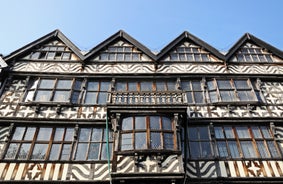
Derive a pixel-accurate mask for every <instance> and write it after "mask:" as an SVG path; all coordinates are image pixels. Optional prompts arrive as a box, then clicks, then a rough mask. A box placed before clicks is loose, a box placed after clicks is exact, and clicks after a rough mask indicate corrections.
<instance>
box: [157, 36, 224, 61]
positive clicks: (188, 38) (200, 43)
mask: <svg viewBox="0 0 283 184" xmlns="http://www.w3.org/2000/svg"><path fill="white" fill-rule="evenodd" d="M184 41H189V42H193V43H195V44H196V45H198V46H201V47H203V48H204V49H206V50H207V51H208V52H210V53H211V54H212V55H214V56H216V57H217V58H219V59H222V60H224V58H225V57H224V55H223V54H221V53H220V52H219V51H218V50H216V49H215V48H214V47H212V46H210V45H209V44H207V43H206V42H204V41H202V40H201V39H199V38H197V37H196V36H194V35H192V34H190V33H189V32H187V31H184V32H183V33H182V34H181V35H180V36H178V37H177V38H176V39H174V40H173V41H172V42H170V43H169V44H168V45H167V46H165V47H164V48H163V49H162V50H161V51H160V52H159V54H158V55H157V59H158V60H159V59H162V57H163V56H164V55H166V54H168V53H169V52H170V51H171V50H172V49H173V48H175V47H177V46H178V45H179V44H180V43H182V42H184Z"/></svg>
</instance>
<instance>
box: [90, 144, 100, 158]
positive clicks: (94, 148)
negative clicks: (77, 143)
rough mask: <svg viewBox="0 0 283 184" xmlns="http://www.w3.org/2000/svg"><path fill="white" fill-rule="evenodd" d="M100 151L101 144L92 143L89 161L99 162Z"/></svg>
mask: <svg viewBox="0 0 283 184" xmlns="http://www.w3.org/2000/svg"><path fill="white" fill-rule="evenodd" d="M99 149H100V143H91V144H90V147H89V153H88V160H98V153H99V151H100V150H99Z"/></svg>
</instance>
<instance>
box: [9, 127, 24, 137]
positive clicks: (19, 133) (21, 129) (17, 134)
mask: <svg viewBox="0 0 283 184" xmlns="http://www.w3.org/2000/svg"><path fill="white" fill-rule="evenodd" d="M25 129H26V128H25V127H16V130H15V132H14V135H13V138H12V140H22V138H23V135H24V133H25Z"/></svg>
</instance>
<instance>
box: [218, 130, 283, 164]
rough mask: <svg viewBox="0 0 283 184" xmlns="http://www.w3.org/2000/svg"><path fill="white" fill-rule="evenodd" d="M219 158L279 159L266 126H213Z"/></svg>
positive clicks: (279, 155)
mask: <svg viewBox="0 0 283 184" xmlns="http://www.w3.org/2000/svg"><path fill="white" fill-rule="evenodd" d="M214 132H215V139H216V146H217V149H218V156H219V157H220V158H235V159H236V158H280V157H281V154H280V151H279V149H278V146H277V144H276V142H275V141H274V137H273V135H272V132H271V131H270V128H269V127H268V126H256V125H252V126H215V127H214Z"/></svg>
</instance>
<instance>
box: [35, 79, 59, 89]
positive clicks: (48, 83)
mask: <svg viewBox="0 0 283 184" xmlns="http://www.w3.org/2000/svg"><path fill="white" fill-rule="evenodd" d="M54 84H55V80H54V79H42V80H41V81H40V84H39V88H40V89H52V88H54Z"/></svg>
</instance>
